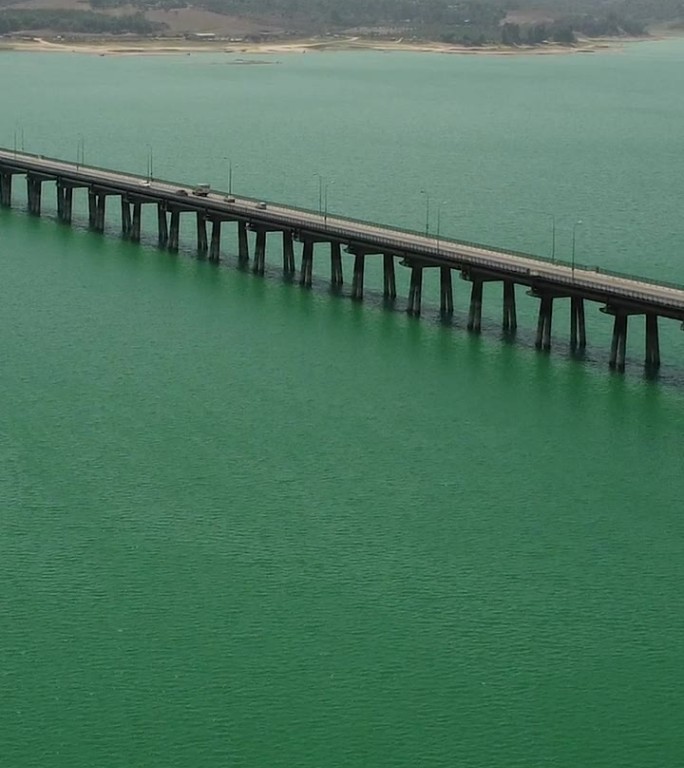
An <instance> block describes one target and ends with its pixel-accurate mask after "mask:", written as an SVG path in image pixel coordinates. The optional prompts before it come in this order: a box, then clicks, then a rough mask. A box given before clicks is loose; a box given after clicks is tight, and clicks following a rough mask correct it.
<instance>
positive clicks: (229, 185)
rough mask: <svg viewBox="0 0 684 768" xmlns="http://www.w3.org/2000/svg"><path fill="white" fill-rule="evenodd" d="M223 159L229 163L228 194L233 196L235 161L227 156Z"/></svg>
mask: <svg viewBox="0 0 684 768" xmlns="http://www.w3.org/2000/svg"><path fill="white" fill-rule="evenodd" d="M221 159H222V160H227V161H228V194H229V195H232V194H233V161H232V160H231V159H230V158H229V157H226V156H224V157H223V158H221Z"/></svg>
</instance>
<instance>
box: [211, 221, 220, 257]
mask: <svg viewBox="0 0 684 768" xmlns="http://www.w3.org/2000/svg"><path fill="white" fill-rule="evenodd" d="M209 261H210V262H211V263H212V264H218V263H219V261H221V220H220V219H212V221H211V243H210V245H209Z"/></svg>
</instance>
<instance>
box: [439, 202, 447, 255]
mask: <svg viewBox="0 0 684 768" xmlns="http://www.w3.org/2000/svg"><path fill="white" fill-rule="evenodd" d="M446 204H447V201H446V200H440V201H439V202H438V203H437V252H438V253H439V227H440V222H441V219H442V206H443V205H446Z"/></svg>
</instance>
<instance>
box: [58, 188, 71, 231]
mask: <svg viewBox="0 0 684 768" xmlns="http://www.w3.org/2000/svg"><path fill="white" fill-rule="evenodd" d="M73 202H74V189H73V187H69V186H67V185H66V184H62V183H61V182H59V181H58V182H57V219H58V220H59V221H61V222H62V223H63V224H71V212H72V209H73Z"/></svg>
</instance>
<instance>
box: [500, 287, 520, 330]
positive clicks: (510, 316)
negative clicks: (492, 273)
mask: <svg viewBox="0 0 684 768" xmlns="http://www.w3.org/2000/svg"><path fill="white" fill-rule="evenodd" d="M517 328H518V317H517V312H516V308H515V283H514V282H513V281H512V280H504V281H503V329H504V331H506V332H508V333H515V331H516V329H517Z"/></svg>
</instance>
